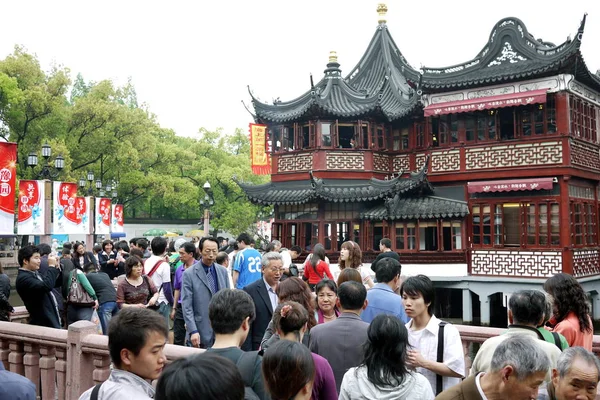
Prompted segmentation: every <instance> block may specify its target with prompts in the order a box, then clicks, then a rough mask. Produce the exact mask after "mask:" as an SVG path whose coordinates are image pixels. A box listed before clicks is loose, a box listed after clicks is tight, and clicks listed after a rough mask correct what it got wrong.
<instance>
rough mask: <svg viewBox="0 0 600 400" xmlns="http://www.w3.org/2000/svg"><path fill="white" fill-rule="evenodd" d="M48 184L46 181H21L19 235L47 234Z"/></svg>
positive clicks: (18, 219)
mask: <svg viewBox="0 0 600 400" xmlns="http://www.w3.org/2000/svg"><path fill="white" fill-rule="evenodd" d="M45 198H46V185H45V183H44V181H29V180H25V179H22V180H20V181H19V211H18V218H17V233H18V234H19V235H46V234H48V233H50V232H46V231H45V228H46V227H45V226H44V221H45V219H46V208H45V204H44V199H45Z"/></svg>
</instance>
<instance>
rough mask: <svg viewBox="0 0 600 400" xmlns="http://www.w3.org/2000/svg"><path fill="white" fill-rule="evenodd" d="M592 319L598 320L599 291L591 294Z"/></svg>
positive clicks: (599, 310) (599, 311) (599, 314)
mask: <svg viewBox="0 0 600 400" xmlns="http://www.w3.org/2000/svg"><path fill="white" fill-rule="evenodd" d="M591 297H592V319H593V320H595V321H598V320H600V293H596V294H593V295H592V296H591Z"/></svg>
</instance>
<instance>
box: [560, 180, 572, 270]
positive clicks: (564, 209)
mask: <svg viewBox="0 0 600 400" xmlns="http://www.w3.org/2000/svg"><path fill="white" fill-rule="evenodd" d="M570 178H571V177H570V176H563V177H562V179H560V178H559V185H560V245H561V247H562V249H563V252H562V272H565V273H567V274H573V243H572V238H571V207H570V204H569V180H570Z"/></svg>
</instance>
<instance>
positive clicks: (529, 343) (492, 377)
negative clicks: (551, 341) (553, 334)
mask: <svg viewBox="0 0 600 400" xmlns="http://www.w3.org/2000/svg"><path fill="white" fill-rule="evenodd" d="M539 342H540V340H537V339H533V338H531V337H529V336H527V335H513V336H509V337H507V338H505V339H504V340H503V341H502V342H501V343H499V344H498V346H496V348H495V350H494V352H493V356H492V359H491V363H490V368H489V370H488V371H487V372H479V373H477V374H476V375H471V376H470V377H468V378H467V379H465V380H464V381H462V382H461V383H460V384H458V385H456V386H453V387H451V388H450V389H447V390H445V391H444V392H442V393H440V394H439V395H438V396H437V397H436V400H461V399H464V400H483V399H509V400H531V399H536V398H537V396H538V390H539V387H540V385H541V384H542V383H543V382H544V377H545V376H546V373H547V371H548V369H549V368H550V359H549V358H548V356H547V355H546V352H545V351H544V350H543V349H542V348H541V346H539Z"/></svg>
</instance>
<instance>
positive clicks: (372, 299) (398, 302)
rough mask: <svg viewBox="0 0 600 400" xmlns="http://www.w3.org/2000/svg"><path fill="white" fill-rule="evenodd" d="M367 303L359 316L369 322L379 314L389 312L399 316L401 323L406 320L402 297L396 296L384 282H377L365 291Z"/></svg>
mask: <svg viewBox="0 0 600 400" xmlns="http://www.w3.org/2000/svg"><path fill="white" fill-rule="evenodd" d="M367 300H368V301H369V304H368V305H367V308H365V309H364V311H363V312H362V314H361V315H360V318H361V319H362V320H363V321H365V322H367V323H371V321H373V320H374V319H375V317H376V316H378V315H379V314H391V315H395V316H396V317H398V318H400V321H402V323H404V324H405V323H407V322H408V317H407V316H406V312H405V311H404V305H403V304H402V297H400V296H398V295H397V294H396V293H394V292H393V291H392V289H391V288H390V287H389V286H388V285H387V284H385V283H378V284H376V285H375V286H373V287H372V288H371V290H369V291H368V292H367Z"/></svg>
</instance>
